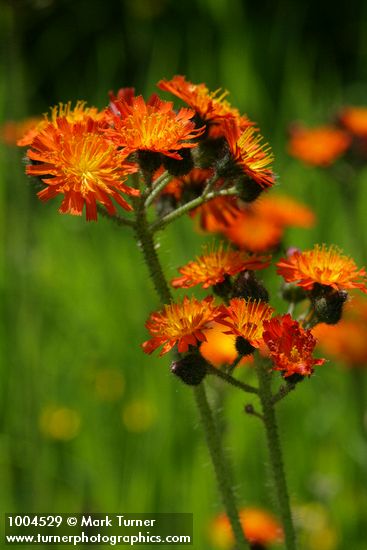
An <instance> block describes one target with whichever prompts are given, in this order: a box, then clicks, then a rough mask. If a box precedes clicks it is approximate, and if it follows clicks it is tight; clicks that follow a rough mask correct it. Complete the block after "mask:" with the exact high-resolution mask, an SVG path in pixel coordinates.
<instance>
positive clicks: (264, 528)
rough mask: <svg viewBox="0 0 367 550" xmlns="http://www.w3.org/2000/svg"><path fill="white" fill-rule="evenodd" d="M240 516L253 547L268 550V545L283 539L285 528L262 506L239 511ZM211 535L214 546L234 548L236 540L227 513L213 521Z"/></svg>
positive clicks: (244, 530) (258, 549) (247, 537)
mask: <svg viewBox="0 0 367 550" xmlns="http://www.w3.org/2000/svg"><path fill="white" fill-rule="evenodd" d="M239 517H240V522H241V525H242V529H243V532H244V534H245V537H246V539H247V541H248V542H249V544H250V548H251V549H252V548H253V549H254V550H255V549H256V550H266V548H268V545H273V544H277V543H278V544H279V543H281V542H282V541H283V529H282V527H281V525H280V523H279V521H278V520H277V519H276V518H275V517H274V516H273V515H272V514H270V512H268V511H266V510H263V509H262V508H253V507H247V508H242V509H241V510H240V511H239ZM209 536H210V540H211V542H212V544H213V547H214V548H218V549H223V550H226V549H228V550H229V549H232V548H233V545H234V543H235V541H234V538H233V533H232V529H231V525H230V523H229V520H228V518H227V516H226V514H220V515H218V516H217V517H216V518H215V519H214V520H213V521H212V523H211V525H210V535H209Z"/></svg>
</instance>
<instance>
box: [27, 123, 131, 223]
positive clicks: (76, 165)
mask: <svg viewBox="0 0 367 550" xmlns="http://www.w3.org/2000/svg"><path fill="white" fill-rule="evenodd" d="M27 156H28V158H29V159H30V160H31V161H35V163H34V164H29V165H28V166H27V168H26V173H27V174H28V175H30V176H40V177H41V178H42V181H43V182H44V183H45V184H46V185H47V187H46V188H45V189H43V191H40V192H39V193H38V197H39V198H40V199H41V200H43V201H47V200H49V199H51V198H53V197H55V196H57V195H64V200H63V202H62V204H61V206H60V209H59V212H61V213H68V214H73V215H77V216H80V215H82V212H83V208H84V205H85V207H86V218H87V220H96V219H97V202H100V203H101V204H102V205H104V206H105V207H106V209H107V210H108V212H109V213H110V214H111V215H114V214H116V209H115V206H114V205H113V203H112V200H111V199H114V200H115V201H116V202H117V203H118V204H119V205H120V206H122V208H124V209H125V210H131V209H132V207H131V206H130V204H128V203H127V202H126V200H125V199H124V198H123V197H122V196H121V195H120V193H121V192H122V193H125V194H126V195H129V196H137V195H138V194H139V191H137V190H136V189H132V188H130V187H128V186H127V185H125V183H123V181H124V179H126V176H127V174H128V173H130V172H132V171H134V170H135V167H133V166H132V165H131V163H128V162H126V160H125V156H124V155H123V154H122V153H121V152H120V151H118V150H117V149H116V148H115V147H114V145H113V144H112V143H110V142H108V141H107V140H106V139H105V137H104V136H103V135H102V134H101V133H100V129H99V126H98V123H97V122H96V121H93V120H92V119H86V120H84V121H82V122H78V123H70V122H69V121H68V120H67V118H65V117H64V118H59V119H57V121H56V125H54V124H52V123H50V124H49V125H48V126H46V128H45V129H44V130H43V131H41V132H40V133H39V134H38V135H37V136H36V137H35V138H34V140H33V142H32V146H31V148H30V149H29V150H28V151H27Z"/></svg>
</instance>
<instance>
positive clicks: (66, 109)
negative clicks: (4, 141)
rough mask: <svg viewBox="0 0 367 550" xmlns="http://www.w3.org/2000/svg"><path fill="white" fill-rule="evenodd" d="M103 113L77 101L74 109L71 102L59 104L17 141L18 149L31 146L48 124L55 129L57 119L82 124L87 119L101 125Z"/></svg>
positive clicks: (103, 118)
mask: <svg viewBox="0 0 367 550" xmlns="http://www.w3.org/2000/svg"><path fill="white" fill-rule="evenodd" d="M105 116H106V115H105V112H104V111H98V109H96V107H87V106H86V102H85V101H77V102H76V105H75V107H74V108H71V101H68V103H59V104H58V105H55V106H54V107H52V108H51V113H50V114H47V113H45V114H44V115H43V119H41V120H39V122H38V124H36V125H34V126H33V127H32V128H30V129H29V130H28V131H27V132H25V134H24V135H23V136H22V138H21V139H19V140H18V141H17V145H19V146H20V147H24V146H28V145H31V144H32V142H33V140H34V138H35V137H36V136H37V135H38V134H39V133H40V132H42V131H43V130H44V129H45V128H46V127H47V126H48V125H49V124H50V123H51V124H53V125H54V126H55V127H57V120H58V119H59V118H66V120H67V121H68V122H72V123H73V122H83V121H85V120H87V119H89V118H91V119H93V120H95V121H96V122H99V123H100V124H101V125H103V123H104V122H105Z"/></svg>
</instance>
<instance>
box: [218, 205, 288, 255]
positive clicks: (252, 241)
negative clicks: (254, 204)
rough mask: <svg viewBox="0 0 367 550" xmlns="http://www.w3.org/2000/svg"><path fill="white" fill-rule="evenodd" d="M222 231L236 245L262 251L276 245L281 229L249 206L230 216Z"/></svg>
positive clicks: (281, 233)
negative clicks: (229, 221)
mask: <svg viewBox="0 0 367 550" xmlns="http://www.w3.org/2000/svg"><path fill="white" fill-rule="evenodd" d="M222 233H223V234H224V235H225V236H226V237H227V238H228V239H229V240H230V241H231V242H232V243H234V244H235V245H236V246H238V247H239V248H241V249H244V250H248V251H250V252H264V251H266V250H270V249H272V248H275V247H276V246H278V244H279V243H280V241H281V238H282V235H283V229H282V228H281V226H280V225H278V224H277V223H274V222H273V221H272V220H271V219H269V218H268V217H266V216H259V215H257V214H256V211H255V210H253V209H252V208H251V207H250V208H246V209H244V210H242V211H240V212H239V213H238V215H237V216H236V217H233V218H232V223H229V224H228V225H227V227H226V228H224V229H223V230H222Z"/></svg>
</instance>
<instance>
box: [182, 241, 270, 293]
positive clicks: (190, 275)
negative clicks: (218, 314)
mask: <svg viewBox="0 0 367 550" xmlns="http://www.w3.org/2000/svg"><path fill="white" fill-rule="evenodd" d="M268 265H269V258H265V257H264V256H262V257H256V256H250V255H249V254H247V253H245V252H242V251H238V250H232V249H230V248H229V247H227V248H224V246H223V243H220V244H219V246H218V248H217V249H215V247H214V246H213V247H212V248H211V249H210V247H206V249H205V250H204V254H203V255H202V256H198V257H197V258H196V260H194V261H192V262H189V263H188V264H186V265H184V266H183V267H180V268H179V272H180V273H181V275H182V276H181V277H176V278H175V279H173V280H172V281H171V284H172V286H173V287H174V288H190V287H192V286H196V285H200V284H201V285H202V287H203V288H208V287H210V286H213V285H217V284H218V283H222V282H223V281H224V280H225V279H226V277H229V276H230V275H236V274H237V273H240V272H241V271H244V270H254V269H264V268H265V267H267V266H268Z"/></svg>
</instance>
